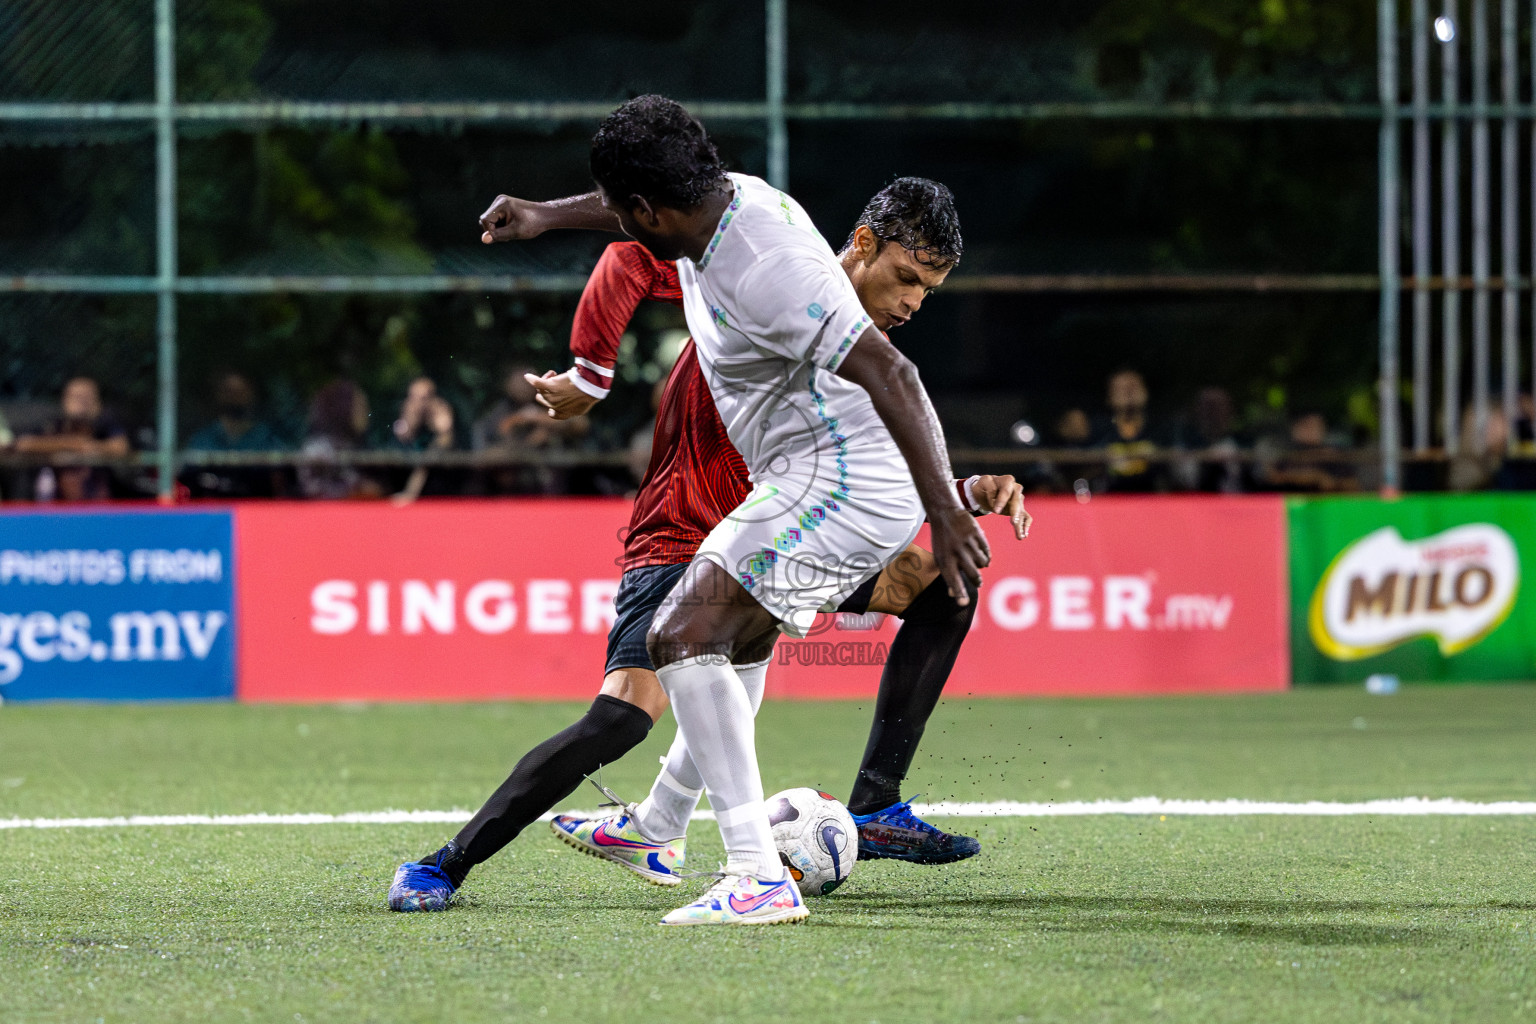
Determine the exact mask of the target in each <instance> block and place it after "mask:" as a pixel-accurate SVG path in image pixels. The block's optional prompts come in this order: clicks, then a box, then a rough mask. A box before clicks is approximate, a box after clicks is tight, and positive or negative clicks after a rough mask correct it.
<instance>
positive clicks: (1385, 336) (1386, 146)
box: [1377, 0, 1402, 493]
mask: <svg viewBox="0 0 1536 1024" xmlns="http://www.w3.org/2000/svg"><path fill="white" fill-rule="evenodd" d="M1377 13H1378V16H1379V21H1380V24H1379V25H1378V29H1377V31H1378V32H1379V33H1380V36H1379V39H1378V42H1377V47H1378V55H1379V56H1378V59H1379V66H1378V70H1379V73H1380V80H1379V85H1380V88H1381V134H1380V140H1379V147H1380V154H1379V162H1380V185H1381V212H1380V217H1381V243H1380V244H1381V252H1380V259H1381V331H1380V345H1381V377H1380V387H1379V393H1380V402H1381V489H1382V491H1383V492H1384V493H1395V492H1397V491H1398V490H1399V489H1400V487H1401V486H1402V481H1401V470H1402V451H1401V445H1400V442H1399V428H1398V401H1397V392H1398V365H1397V348H1398V296H1399V291H1400V289H1401V282H1400V280H1399V277H1398V258H1399V257H1398V251H1397V250H1398V228H1399V225H1398V188H1399V178H1400V177H1401V169H1400V168H1399V166H1398V126H1397V113H1398V112H1397V3H1396V0H1379V3H1378V7H1377Z"/></svg>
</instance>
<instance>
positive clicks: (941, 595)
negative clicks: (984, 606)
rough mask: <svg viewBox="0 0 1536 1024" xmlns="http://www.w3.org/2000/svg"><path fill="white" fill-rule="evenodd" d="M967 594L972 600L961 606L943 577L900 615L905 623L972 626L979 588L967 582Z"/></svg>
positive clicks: (918, 596) (914, 599)
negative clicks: (941, 623) (953, 623)
mask: <svg viewBox="0 0 1536 1024" xmlns="http://www.w3.org/2000/svg"><path fill="white" fill-rule="evenodd" d="M965 593H966V596H967V597H969V598H970V600H969V601H967V602H966V603H965V604H963V605H962V604H961V603H960V602H959V601H957V600H956V599H955V598H953V597H951V596H950V595H949V584H947V583H945V582H944V578H943V577H942V576H941V577H939V578H938V579H936V580H934V581H933V582H932V583H930V584H928V586H927V587H925V588H924V589H923V592H922V593H920V594H918V595H917V596H916V597H915V598H913V599H912V603H911V604H909V605H907V607H906V610H905V611H903V612H901V613H900V618H901V620H902V621H903V622H946V621H947V622H958V623H964V624H965V625H970V622H971V620H972V619H974V618H975V617H976V596H977V593H978V591H977V587H976V584H974V583H972V582H971V581H970V580H969V579H967V580H965Z"/></svg>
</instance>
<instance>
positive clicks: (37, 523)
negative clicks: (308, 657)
mask: <svg viewBox="0 0 1536 1024" xmlns="http://www.w3.org/2000/svg"><path fill="white" fill-rule="evenodd" d="M230 520H231V517H230V515H229V513H227V512H171V511H166V512H149V511H145V512H58V513H30V512H19V513H12V514H3V515H0V698H4V699H5V700H57V699H64V698H72V699H83V700H169V699H176V698H194V699H199V700H206V699H210V698H221V697H222V698H231V697H233V696H234V693H235V671H234V664H235V635H234V634H235V618H234V607H233V594H234V580H233V576H234V558H233V551H232V545H231V533H232V529H231V525H230Z"/></svg>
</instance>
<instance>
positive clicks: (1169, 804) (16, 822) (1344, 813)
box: [0, 796, 1536, 831]
mask: <svg viewBox="0 0 1536 1024" xmlns="http://www.w3.org/2000/svg"><path fill="white" fill-rule="evenodd" d="M913 810H915V811H916V812H917V813H918V814H919V815H920V816H922V817H925V818H930V817H931V818H1076V817H1089V816H1093V815H1109V814H1132V815H1145V814H1173V815H1186V816H1197V817H1201V816H1203V817H1242V816H1245V815H1259V814H1263V815H1290V816H1295V817H1308V816H1314V817H1404V816H1406V817H1415V816H1423V815H1536V801H1516V800H1504V801H1497V802H1493V803H1474V802H1472V801H1469V800H1452V799H1448V798H1447V799H1439V800H1431V799H1428V798H1425V797H1403V798H1399V799H1393V800H1366V801H1363V802H1360V803H1331V802H1326V801H1321V800H1310V801H1307V802H1306V803H1276V802H1271V801H1260V800H1163V799H1160V798H1158V797H1155V796H1144V797H1137V798H1136V799H1134V800H1094V801H1091V802H1089V801H1078V802H1073V803H1048V804H1026V803H1018V802H1015V801H1010V800H999V801H996V802H993V803H948V802H947V803H937V804H916V805H914V807H913ZM573 813H581V814H596V813H598V812H596V811H579V812H573ZM473 814H474V812H473V811H469V810H455V811H354V812H352V813H349V814H218V815H213V814H153V815H152V814H135V815H131V816H128V817H119V818H0V831H3V830H5V829H40V828H139V827H144V826H151V825H161V826H164V825H182V826H187V825H216V826H224V827H229V826H241V825H403V824H457V823H459V822H463V821H467V820H468V819H469V818H470V817H471V816H473ZM551 817H553V814H546V815H544V816H543V817H542V818H541V819H540V820H542V821H548V820H549V819H550V818H551ZM714 817H715V816H714V814H713V813H711V812H710V811H708V810H700V811H698V812H697V813H696V814H695V815H694V818H695V819H696V820H700V821H713V820H714Z"/></svg>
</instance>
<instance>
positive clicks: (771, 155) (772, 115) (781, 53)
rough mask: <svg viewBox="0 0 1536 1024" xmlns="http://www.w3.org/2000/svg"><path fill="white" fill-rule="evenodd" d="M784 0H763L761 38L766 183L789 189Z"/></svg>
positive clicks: (785, 17) (786, 29) (786, 48)
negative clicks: (764, 59) (765, 75)
mask: <svg viewBox="0 0 1536 1024" xmlns="http://www.w3.org/2000/svg"><path fill="white" fill-rule="evenodd" d="M786 3H788V0H767V8H766V10H765V14H766V16H767V38H766V40H765V45H766V56H767V68H768V81H767V91H766V93H765V95H764V99H765V100H767V104H768V183H769V184H770V185H772V186H773V187H774V188H776V189H779V190H780V191H784V192H787V191H789V126H788V125H787V124H786V123H785V119H784V83H785V78H786V76H787V73H788V72H787V65H788V62H789V52H788V46H789V26H788V24H787V22H788V16H787V12H786V11H785V4H786Z"/></svg>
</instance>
